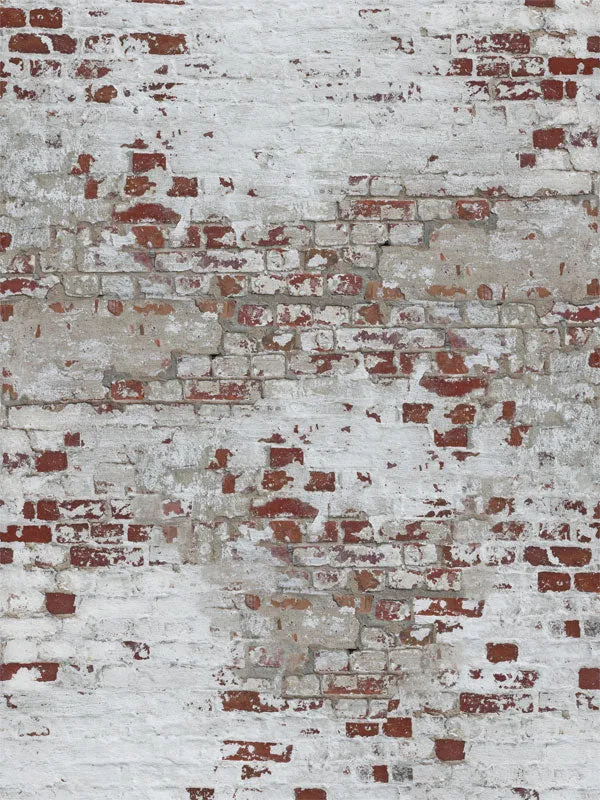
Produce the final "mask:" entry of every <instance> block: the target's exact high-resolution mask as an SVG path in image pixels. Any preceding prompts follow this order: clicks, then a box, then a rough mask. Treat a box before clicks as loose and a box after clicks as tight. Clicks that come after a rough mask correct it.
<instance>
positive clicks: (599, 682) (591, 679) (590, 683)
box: [579, 667, 600, 690]
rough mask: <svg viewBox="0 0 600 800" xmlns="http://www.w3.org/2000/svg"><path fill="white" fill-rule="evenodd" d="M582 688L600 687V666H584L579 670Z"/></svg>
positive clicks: (592, 688)
mask: <svg viewBox="0 0 600 800" xmlns="http://www.w3.org/2000/svg"><path fill="white" fill-rule="evenodd" d="M579 688H580V689H591V690H595V689H600V668H599V667H582V668H581V669H580V670H579Z"/></svg>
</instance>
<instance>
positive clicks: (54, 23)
mask: <svg viewBox="0 0 600 800" xmlns="http://www.w3.org/2000/svg"><path fill="white" fill-rule="evenodd" d="M29 24H30V25H31V26H32V27H33V28H62V24H63V18H62V10H61V9H60V8H34V9H33V10H32V11H30V12H29Z"/></svg>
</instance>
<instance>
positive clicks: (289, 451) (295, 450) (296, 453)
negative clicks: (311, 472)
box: [270, 447, 304, 467]
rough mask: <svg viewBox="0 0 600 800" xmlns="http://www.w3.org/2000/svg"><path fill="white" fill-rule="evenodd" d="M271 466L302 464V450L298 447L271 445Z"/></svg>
mask: <svg viewBox="0 0 600 800" xmlns="http://www.w3.org/2000/svg"><path fill="white" fill-rule="evenodd" d="M270 464H271V466H272V467H287V466H288V465H289V464H304V451H303V450H302V448H300V447H272V448H271V452H270Z"/></svg>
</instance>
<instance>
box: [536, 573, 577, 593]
mask: <svg viewBox="0 0 600 800" xmlns="http://www.w3.org/2000/svg"><path fill="white" fill-rule="evenodd" d="M570 588H571V576H570V575H568V574H567V573H565V572H540V573H538V590H539V591H540V592H568V591H569V589H570Z"/></svg>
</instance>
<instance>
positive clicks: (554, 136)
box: [533, 128, 565, 150]
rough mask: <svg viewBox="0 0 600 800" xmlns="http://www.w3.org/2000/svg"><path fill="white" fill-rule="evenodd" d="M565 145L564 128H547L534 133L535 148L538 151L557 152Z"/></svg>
mask: <svg viewBox="0 0 600 800" xmlns="http://www.w3.org/2000/svg"><path fill="white" fill-rule="evenodd" d="M564 143H565V132H564V130H563V129H562V128H546V129H545V130H537V131H534V132H533V146H534V147H535V148H537V149H538V150H556V148H557V147H560V146H561V145H563V144H564Z"/></svg>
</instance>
